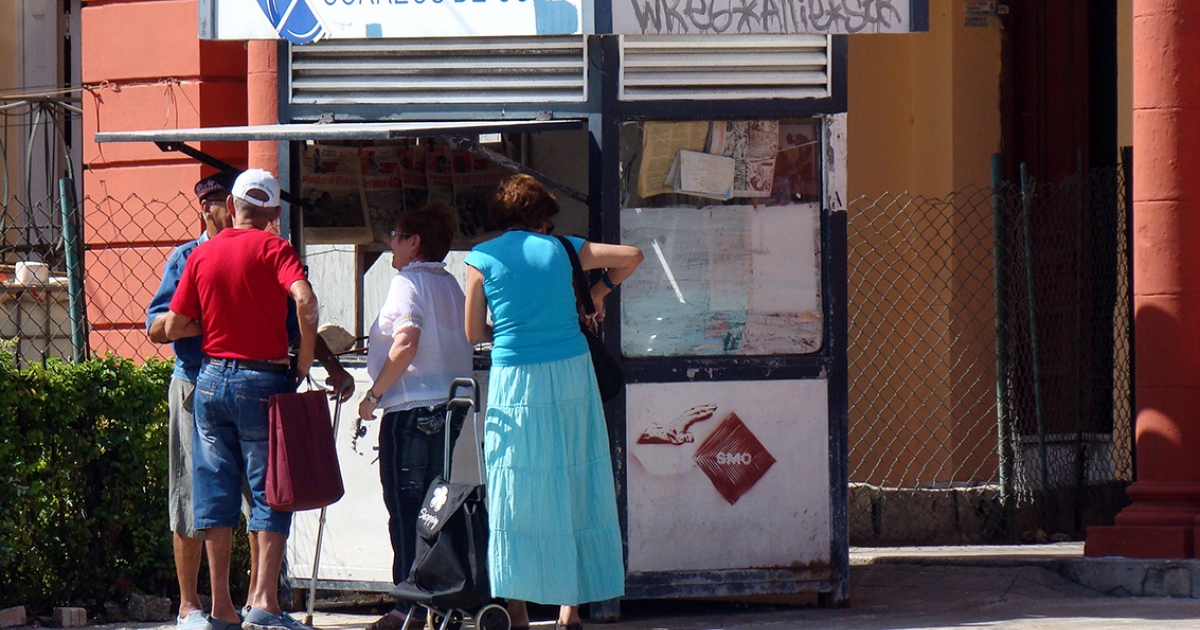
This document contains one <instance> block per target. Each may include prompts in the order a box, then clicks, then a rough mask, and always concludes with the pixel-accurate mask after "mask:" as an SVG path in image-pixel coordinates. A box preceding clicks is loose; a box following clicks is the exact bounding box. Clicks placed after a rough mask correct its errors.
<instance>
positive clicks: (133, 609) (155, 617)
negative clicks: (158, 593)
mask: <svg viewBox="0 0 1200 630" xmlns="http://www.w3.org/2000/svg"><path fill="white" fill-rule="evenodd" d="M129 617H130V618H131V619H136V620H138V621H172V620H174V619H175V614H174V613H173V612H172V611H171V600H170V599H168V598H166V597H155V596H153V595H142V594H141V593H133V594H132V595H130V596H129Z"/></svg>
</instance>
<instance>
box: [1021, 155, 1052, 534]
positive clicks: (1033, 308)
mask: <svg viewBox="0 0 1200 630" xmlns="http://www.w3.org/2000/svg"><path fill="white" fill-rule="evenodd" d="M1031 195H1032V192H1031V191H1030V185H1029V176H1028V175H1027V174H1026V171H1025V163H1024V162H1021V223H1022V225H1021V228H1022V231H1023V232H1024V237H1025V294H1026V297H1027V298H1028V303H1029V346H1030V355H1031V356H1030V358H1031V359H1032V362H1033V401H1034V405H1033V406H1034V412H1033V415H1034V417H1035V418H1036V420H1037V436H1038V455H1039V456H1040V457H1041V460H1042V462H1041V464H1042V465H1041V473H1042V500H1041V501H1039V502H1038V503H1039V505H1041V507H1042V522H1043V525H1044V524H1045V520H1046V518H1045V517H1046V501H1047V500H1048V499H1049V497H1050V459H1049V456H1048V455H1047V453H1046V427H1045V423H1044V418H1043V413H1042V412H1043V407H1042V362H1041V360H1040V358H1039V356H1038V326H1037V298H1036V294H1037V291H1036V290H1035V286H1034V279H1033V235H1032V232H1031V229H1030V226H1029V223H1030V221H1029V205H1030V204H1029V197H1030V196H1031Z"/></svg>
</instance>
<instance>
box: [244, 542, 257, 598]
mask: <svg viewBox="0 0 1200 630" xmlns="http://www.w3.org/2000/svg"><path fill="white" fill-rule="evenodd" d="M246 534H247V535H248V536H249V538H250V589H249V590H248V591H246V605H247V606H249V605H250V601H251V598H252V597H254V594H255V593H257V592H258V536H255V535H254V534H255V532H251V531H247V532H246Z"/></svg>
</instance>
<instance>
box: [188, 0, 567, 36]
mask: <svg viewBox="0 0 1200 630" xmlns="http://www.w3.org/2000/svg"><path fill="white" fill-rule="evenodd" d="M581 3H582V0H200V12H199V13H200V21H199V30H200V37H202V38H204V39H228V40H247V39H286V40H287V41H289V42H292V43H294V44H307V43H309V42H315V41H317V40H320V39H324V38H331V39H366V38H376V37H457V36H464V35H490V36H513V35H570V34H578V33H582V32H583V21H582V10H581Z"/></svg>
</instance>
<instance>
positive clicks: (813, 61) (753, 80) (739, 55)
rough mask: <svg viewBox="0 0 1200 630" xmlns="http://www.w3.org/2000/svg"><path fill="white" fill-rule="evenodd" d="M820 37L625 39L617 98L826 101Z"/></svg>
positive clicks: (824, 44)
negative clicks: (824, 99) (618, 95)
mask: <svg viewBox="0 0 1200 630" xmlns="http://www.w3.org/2000/svg"><path fill="white" fill-rule="evenodd" d="M829 56H830V55H829V38H828V37H826V36H825V35H735V36H720V35H704V36H697V35H690V36H689V35H625V36H623V37H622V40H621V100H625V101H646V100H675V99H685V100H694V99H721V100H731V99H764V98H825V97H828V96H829V95H830V85H829V80H830V79H829V75H830V72H829Z"/></svg>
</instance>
